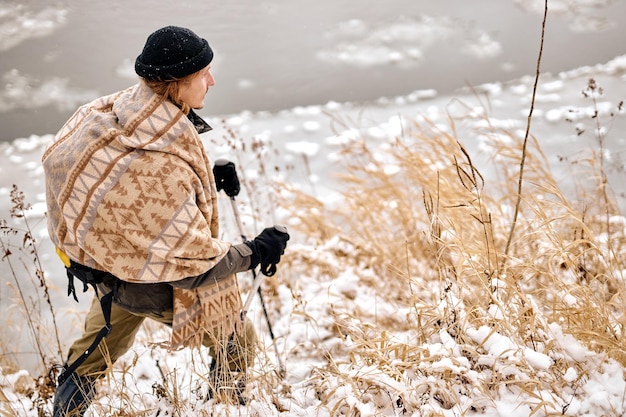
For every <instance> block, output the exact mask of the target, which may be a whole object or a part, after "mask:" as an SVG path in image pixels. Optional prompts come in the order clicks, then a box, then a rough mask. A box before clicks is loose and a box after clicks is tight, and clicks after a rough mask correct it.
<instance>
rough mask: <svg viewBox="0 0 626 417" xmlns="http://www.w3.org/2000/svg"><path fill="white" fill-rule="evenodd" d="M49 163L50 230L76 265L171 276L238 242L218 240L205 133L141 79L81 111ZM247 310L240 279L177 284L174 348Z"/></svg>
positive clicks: (194, 270)
mask: <svg viewBox="0 0 626 417" xmlns="http://www.w3.org/2000/svg"><path fill="white" fill-rule="evenodd" d="M42 161H43V167H44V171H45V178H46V200H47V206H48V231H49V234H50V237H51V239H52V241H53V243H54V244H55V245H56V246H57V247H58V248H59V249H60V250H61V251H63V252H64V253H65V254H67V255H68V256H69V258H70V259H72V260H73V261H75V262H78V263H80V264H83V265H86V266H89V267H92V268H95V269H99V270H103V271H108V272H110V273H112V274H113V275H115V276H117V277H118V278H120V279H121V280H124V281H128V282H135V283H163V282H173V281H177V280H180V279H183V278H186V277H191V276H197V275H200V274H202V273H204V272H206V271H208V270H209V269H210V268H212V267H213V266H214V265H215V264H216V263H217V262H218V261H219V260H220V259H221V258H222V257H224V255H225V254H226V253H227V251H228V250H229V248H230V244H228V243H226V242H222V241H220V240H218V239H217V238H216V237H217V236H218V217H217V192H216V188H215V180H214V178H213V173H212V171H211V169H210V164H209V160H208V158H207V156H206V153H205V151H204V147H203V144H202V142H201V141H200V137H199V135H198V132H197V131H196V129H195V127H194V125H193V124H192V123H191V122H190V121H189V119H188V118H187V117H186V116H185V115H184V114H183V113H182V111H181V110H180V109H179V108H178V107H177V106H175V105H174V104H172V103H171V102H169V101H167V100H165V101H164V100H163V99H162V98H161V97H160V96H157V95H156V94H154V93H153V91H152V90H151V89H150V88H149V87H148V86H147V85H146V84H145V83H143V82H140V83H139V84H137V85H135V86H133V87H130V88H128V89H126V90H124V91H121V92H118V93H116V94H112V95H109V96H105V97H102V98H99V99H97V100H95V101H93V102H91V103H89V104H87V105H85V106H82V107H81V108H79V109H78V110H77V111H76V113H75V114H74V115H73V116H72V117H71V118H70V119H69V121H68V122H67V123H66V124H65V125H64V126H63V127H62V128H61V130H60V131H59V133H58V134H57V135H56V137H55V140H54V142H53V144H52V145H51V146H50V147H49V148H48V149H47V150H46V152H45V153H44V155H43V159H42ZM240 310H241V298H240V295H239V289H238V286H237V280H236V278H235V277H234V276H232V277H229V278H227V279H224V280H220V281H219V282H214V283H213V284H212V285H207V286H202V287H199V288H196V289H194V290H184V289H179V288H174V322H173V324H172V328H173V333H172V341H171V344H172V347H179V346H181V345H185V346H189V345H191V346H196V345H198V343H199V342H200V340H201V338H202V336H203V335H204V331H208V332H213V333H220V334H222V333H223V332H226V334H230V333H231V332H232V331H234V330H235V327H236V326H237V325H238V323H239V314H240ZM215 336H216V337H219V336H218V335H217V334H216V335H215Z"/></svg>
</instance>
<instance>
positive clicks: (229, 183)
mask: <svg viewBox="0 0 626 417" xmlns="http://www.w3.org/2000/svg"><path fill="white" fill-rule="evenodd" d="M213 176H214V177H215V185H216V186H217V191H220V190H224V192H225V193H226V195H227V196H229V197H235V196H236V195H237V194H239V190H240V189H241V188H240V185H239V178H238V177H237V170H236V169H235V164H234V163H233V162H230V161H226V160H225V159H218V160H217V161H215V165H214V166H213Z"/></svg>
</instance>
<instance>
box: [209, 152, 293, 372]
mask: <svg viewBox="0 0 626 417" xmlns="http://www.w3.org/2000/svg"><path fill="white" fill-rule="evenodd" d="M228 162H229V161H228V160H227V159H225V158H220V159H218V160H216V161H215V165H217V166H224V165H226V164H227V163H228ZM229 198H230V205H231V207H232V210H233V216H234V217H235V222H236V223H237V228H238V229H239V235H240V237H241V240H242V242H246V241H247V240H248V238H247V237H246V235H245V233H244V231H243V224H242V222H241V216H240V215H239V209H238V208H237V201H236V200H235V196H229ZM274 227H276V229H277V230H278V231H279V232H282V233H287V228H286V227H284V226H280V225H277V226H274ZM272 268H273V269H270V272H271V273H270V274H269V275H268V276H271V275H274V272H275V269H276V266H275V265H273V266H272ZM250 271H251V272H252V288H251V290H250V293H249V294H248V297H247V298H246V301H245V302H244V304H243V311H242V317H245V315H246V314H247V312H248V309H249V308H250V305H251V304H252V300H253V299H254V296H255V293H257V294H258V295H259V301H261V307H262V308H263V315H264V316H265V322H266V323H267V328H268V330H269V333H270V338H271V339H272V344H273V345H274V350H275V351H276V359H277V360H278V369H279V373H280V376H281V377H284V376H285V374H286V373H285V368H284V366H283V363H282V361H281V359H280V356H278V349H276V338H275V337H274V330H273V329H272V323H271V321H270V317H269V314H268V313H267V308H266V307H265V300H264V299H263V291H262V290H261V283H262V281H263V276H261V275H259V276H257V273H256V271H255V270H254V269H251V270H250ZM266 275H267V274H266Z"/></svg>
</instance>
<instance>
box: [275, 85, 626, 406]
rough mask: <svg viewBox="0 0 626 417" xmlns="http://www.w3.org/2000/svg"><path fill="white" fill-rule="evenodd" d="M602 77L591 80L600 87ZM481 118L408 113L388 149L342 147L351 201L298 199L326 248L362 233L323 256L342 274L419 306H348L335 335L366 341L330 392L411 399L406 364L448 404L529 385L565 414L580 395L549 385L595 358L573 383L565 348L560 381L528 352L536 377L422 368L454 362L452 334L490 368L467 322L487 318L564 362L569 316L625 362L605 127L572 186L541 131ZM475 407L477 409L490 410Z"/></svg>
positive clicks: (620, 221)
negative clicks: (551, 160) (554, 168)
mask: <svg viewBox="0 0 626 417" xmlns="http://www.w3.org/2000/svg"><path fill="white" fill-rule="evenodd" d="M595 88H597V86H595V83H594V82H593V80H590V82H589V85H588V89H595ZM592 92H593V90H591V92H590V91H589V90H588V91H587V93H589V94H592ZM619 108H621V103H620V104H619V105H617V106H616V111H617V110H618V109H619ZM478 118H484V120H483V121H482V123H477V116H473V120H469V119H471V118H469V117H468V120H455V119H450V120H449V125H448V126H446V127H441V126H439V125H435V124H434V123H432V122H430V121H429V120H426V119H424V118H419V117H418V118H417V119H416V120H414V121H411V122H406V123H405V125H404V130H403V133H402V134H401V135H400V136H399V137H397V138H395V140H393V141H392V142H391V144H390V145H389V146H376V145H372V144H371V143H368V141H367V138H365V137H363V138H361V139H358V140H355V141H353V142H352V143H350V144H349V145H348V146H346V147H345V148H344V149H343V150H342V151H341V160H342V161H343V162H344V163H343V165H342V166H341V167H340V168H338V169H337V171H338V172H341V181H342V183H343V184H344V185H345V188H344V189H342V192H341V194H342V196H343V199H342V200H341V201H340V203H338V204H336V206H334V207H328V206H325V205H324V203H323V201H320V200H315V199H312V198H311V197H310V196H307V195H302V194H299V193H297V192H294V194H293V196H292V199H291V200H289V201H288V202H286V203H284V205H285V206H287V207H292V211H291V216H292V217H293V218H294V219H297V220H295V221H294V222H293V223H294V224H295V225H298V226H297V228H298V229H299V232H301V233H302V235H304V236H308V237H315V239H316V242H317V245H318V247H320V248H321V247H324V245H325V242H327V241H328V240H329V239H330V238H331V237H332V238H333V239H335V241H343V242H347V243H348V245H349V248H350V249H349V254H347V253H343V254H342V253H335V254H334V255H335V256H336V259H340V260H341V261H340V262H338V263H337V264H335V265H326V268H319V265H317V266H316V267H317V268H318V269H316V270H319V271H320V272H319V273H320V276H322V277H325V278H326V279H331V277H333V276H337V275H338V274H340V273H341V271H342V270H345V269H346V268H352V270H354V271H357V272H356V273H357V274H358V273H359V272H358V271H364V272H363V274H362V276H361V277H360V281H359V285H364V286H371V287H373V288H374V291H375V292H376V294H377V295H378V297H381V298H384V299H385V300H386V301H387V302H389V303H393V304H395V305H397V306H398V312H402V313H399V315H400V314H404V315H405V316H404V317H391V318H390V317H384V318H382V319H379V318H378V317H376V316H375V315H373V314H370V313H369V312H368V309H367V308H363V309H357V310H356V312H355V310H354V309H353V310H352V311H351V312H349V311H346V310H342V309H341V308H338V309H337V311H336V312H335V325H334V328H333V331H334V332H335V334H337V335H338V336H339V337H341V338H344V339H345V338H348V339H349V340H351V341H352V342H353V343H354V346H352V347H351V348H350V349H348V353H347V356H346V357H345V358H343V359H342V361H343V363H344V365H345V364H348V365H349V369H350V370H351V371H350V372H346V371H345V368H343V369H344V371H343V372H342V371H341V370H340V369H342V368H341V367H340V366H338V365H337V361H338V360H339V359H338V358H332V359H333V360H331V359H330V358H329V360H328V365H327V366H326V367H324V368H321V369H318V371H317V377H316V379H317V381H318V382H319V383H321V384H322V386H326V387H327V388H325V389H322V391H323V392H324V393H323V394H320V397H321V398H325V399H326V400H328V399H330V398H332V397H334V394H335V393H334V392H333V388H331V387H335V389H336V387H337V380H340V381H341V383H343V384H347V385H349V386H352V387H353V392H359V393H360V395H363V396H376V395H375V394H374V392H378V391H381V392H383V391H384V392H385V393H386V394H385V395H387V396H388V397H389V398H387V402H388V403H389V404H390V405H389V407H396V408H398V407H399V405H398V404H399V403H407V402H408V401H407V399H405V398H402V397H401V396H397V394H396V397H393V395H392V394H389V393H390V392H394V389H393V381H396V383H398V382H399V381H404V382H407V381H406V380H407V378H408V377H407V375H412V374H415V373H416V372H417V373H418V374H420V375H421V377H422V378H424V380H427V381H428V380H429V379H428V378H426V377H427V376H431V377H433V379H432V380H430V381H436V382H428V383H424V384H425V386H421V387H415V392H416V396H417V397H419V396H420V395H421V396H422V398H431V399H432V398H437V399H438V401H439V402H440V403H441V404H443V405H444V408H449V407H451V406H452V405H453V404H457V403H458V401H459V398H458V393H460V392H462V393H470V392H472V391H475V390H478V391H480V392H481V393H482V396H483V397H484V398H494V399H495V398H496V397H497V396H498V390H499V389H500V388H502V387H504V386H506V387H508V388H510V387H511V386H517V388H518V389H519V390H521V391H522V392H525V393H526V394H528V395H530V396H531V397H533V396H536V401H534V402H533V404H532V408H531V409H532V411H533V414H534V413H535V412H539V410H543V409H544V408H545V409H552V410H553V409H558V408H559V407H560V406H559V404H561V406H562V407H563V412H565V411H566V409H567V400H564V399H563V398H554V397H550V398H545V397H542V396H541V395H542V394H541V393H542V392H544V391H545V390H544V389H543V388H544V387H546V386H547V385H549V386H550V387H551V389H550V390H549V391H548V392H553V393H554V392H559V386H561V387H562V388H564V387H569V388H571V387H572V386H575V385H576V384H577V383H582V381H583V380H584V379H585V375H584V374H585V371H584V370H582V369H581V370H580V372H581V374H580V376H579V377H578V378H577V379H576V381H574V382H572V381H571V380H567V379H565V378H564V377H563V376H564V374H565V372H566V370H567V369H568V368H570V367H574V368H576V369H579V366H578V365H577V364H576V363H575V362H573V361H567V360H565V359H563V360H558V359H557V360H555V364H554V365H553V366H551V367H550V370H549V371H548V378H547V379H546V375H545V374H544V373H542V375H541V377H539V376H537V375H538V372H537V370H536V369H535V368H534V367H533V366H532V364H530V363H523V362H522V363H520V364H518V365H517V366H518V367H519V368H520V369H521V370H522V371H521V372H524V373H526V375H527V376H528V377H527V378H521V379H519V380H518V379H516V378H511V377H510V376H507V375H506V373H505V372H503V373H498V372H494V373H493V374H492V380H490V381H470V380H468V376H467V375H466V374H458V375H454V374H453V372H451V371H450V370H443V371H442V370H441V369H438V368H437V367H436V366H433V367H432V368H430V369H429V368H428V367H423V366H421V365H420V364H423V363H425V362H428V361H429V358H432V361H433V364H431V365H434V362H436V360H439V359H440V358H438V357H437V358H434V357H432V355H431V354H430V352H429V346H430V344H429V343H427V342H431V343H432V341H433V340H436V341H438V342H441V343H445V338H446V337H450V338H451V339H452V340H453V341H454V343H455V344H456V345H457V346H460V347H461V349H462V350H463V352H462V353H460V356H462V357H464V358H466V359H467V360H469V362H470V363H474V364H476V363H477V361H478V358H480V356H481V352H484V347H483V346H481V343H477V342H476V341H475V340H473V339H472V337H471V336H470V335H469V334H470V333H471V332H473V331H474V330H475V329H479V328H481V327H483V326H488V328H490V329H491V332H492V333H497V334H501V335H504V336H506V337H507V338H508V339H509V340H513V341H515V344H516V345H517V346H518V347H528V348H530V349H532V350H534V351H537V352H542V353H544V354H547V355H549V356H550V357H552V358H559V357H563V358H565V357H568V356H567V355H565V354H563V355H561V354H560V352H563V351H562V349H563V346H559V345H558V344H556V343H555V339H554V338H553V337H551V336H549V335H550V334H551V333H552V332H553V331H554V328H553V327H551V326H552V325H553V324H556V325H558V326H559V327H561V328H562V330H563V331H564V332H565V333H566V334H569V335H571V336H573V337H575V338H576V339H577V340H579V341H582V342H584V343H585V345H586V346H587V347H588V348H589V349H591V350H592V351H595V352H597V353H598V355H599V357H609V358H613V359H615V360H617V361H619V362H620V363H621V364H623V365H626V348H625V346H626V345H625V342H626V336H625V334H624V318H625V317H626V316H625V315H624V312H625V311H624V306H625V305H626V304H625V301H626V300H625V296H626V292H625V290H626V287H625V285H624V276H623V271H624V266H625V265H624V259H626V258H625V256H624V255H625V251H626V246H625V242H626V241H625V235H624V231H625V226H626V224H625V221H624V218H623V217H621V216H620V213H619V212H618V208H617V204H616V202H615V199H614V197H613V195H612V192H611V189H610V186H609V184H608V183H607V181H606V172H604V170H605V169H606V168H605V166H606V165H605V163H604V162H603V161H602V158H603V156H602V155H603V153H602V152H599V153H595V152H594V151H593V149H595V146H594V145H595V143H594V142H597V141H601V140H604V138H603V137H599V136H596V137H595V138H592V141H591V143H590V154H589V156H588V157H585V158H582V159H581V160H579V161H576V163H575V164H572V169H575V171H574V170H573V171H572V173H571V177H570V179H571V180H572V181H575V182H577V187H576V190H577V195H565V194H564V193H563V192H562V191H561V190H560V188H559V185H558V183H557V181H556V180H555V179H554V178H553V176H552V174H551V168H550V166H549V164H548V162H547V160H546V158H545V156H544V155H543V153H542V151H541V148H540V145H539V142H538V140H537V138H534V137H533V136H532V135H528V136H527V137H526V138H523V137H519V135H518V134H516V133H515V132H513V131H507V130H506V129H502V128H497V127H494V126H492V124H491V123H490V122H489V117H488V115H487V114H486V112H485V113H484V115H483V116H478ZM466 122H471V123H466ZM596 122H597V117H596V118H595V120H592V123H594V124H595V123H596ZM607 122H610V121H607ZM475 126H481V127H480V128H476V127H475ZM468 129H471V130H472V131H471V132H470V130H468ZM476 129H478V131H477V130H476ZM595 132H603V130H602V129H596V130H595ZM469 133H471V135H469ZM596 134H597V133H596ZM464 136H468V137H471V138H474V139H475V138H477V137H478V138H481V140H482V145H483V146H481V147H480V148H481V149H482V152H483V154H481V155H479V156H480V158H477V159H481V160H482V165H479V164H477V163H475V162H474V161H473V159H474V158H475V156H473V155H472V154H471V152H469V151H468V148H466V146H465V145H464ZM472 145H473V146H472V147H471V148H473V149H477V148H478V147H477V146H476V143H473V144H472ZM522 155H524V161H522ZM520 169H523V171H524V172H523V173H524V176H523V188H522V190H523V191H522V192H521V193H519V188H518V187H517V185H518V179H519V178H520ZM483 171H488V173H485V174H483ZM516 206H517V207H518V210H517V213H516V214H515V216H514V208H515V207H516ZM513 221H514V222H515V227H516V229H515V233H513V234H512V236H513V238H512V239H510V240H509V236H511V233H510V231H511V225H512V222H513ZM293 256H294V257H296V258H297V260H293V261H292V266H291V267H292V268H294V269H296V270H297V269H299V268H304V269H307V268H313V267H314V266H313V265H311V264H310V263H309V257H308V255H306V254H295V255H293ZM365 271H374V273H373V274H372V273H371V272H365ZM292 273H293V271H292ZM303 273H304V272H303ZM296 274H297V272H296ZM372 275H373V276H374V277H372ZM349 298H350V297H347V298H346V303H350V300H349ZM350 305H352V304H350ZM407 311H408V312H410V313H405V312H407ZM403 318H404V319H403ZM407 331H413V332H414V339H413V340H412V341H411V342H406V341H400V340H399V339H398V338H397V337H395V336H394V334H403V333H405V332H407ZM442 335H445V336H442ZM366 366H367V367H368V369H374V371H372V375H368V374H361V375H358V372H356V371H355V369H363V367H366ZM370 367H371V368H370ZM418 368H419V371H416V369H418ZM477 369H480V366H477ZM355 372H356V374H357V375H358V376H355ZM442 372H443V373H442ZM385 380H388V381H391V382H385V383H383V382H381V381H385ZM329 381H333V382H332V383H330V382H329ZM381 384H382V385H384V389H382V388H381ZM339 385H341V384H339ZM396 392H400V391H399V390H396ZM379 394H380V393H379ZM426 394H428V395H426ZM380 395H382V394H380ZM468 395H469V394H468ZM543 395H545V394H543ZM394 400H395V401H396V404H395V405H393V404H391V403H393V402H394ZM380 401H382V400H380ZM416 401H417V402H419V399H417V400H416V399H415V398H414V399H413V403H414V404H415V402H416ZM424 401H426V400H424ZM383 403H384V401H383ZM335 405H336V409H335V410H334V412H337V413H338V412H339V410H341V412H343V413H345V415H358V412H357V407H356V406H355V405H354V404H352V405H351V404H348V403H347V402H345V401H344V402H342V401H339V402H337V404H335ZM472 407H473V410H474V411H476V409H477V407H478V406H477V405H474V406H472ZM478 409H479V407H478ZM405 410H406V408H405ZM543 411H545V410H543ZM331 414H333V413H331ZM333 415H334V414H333Z"/></svg>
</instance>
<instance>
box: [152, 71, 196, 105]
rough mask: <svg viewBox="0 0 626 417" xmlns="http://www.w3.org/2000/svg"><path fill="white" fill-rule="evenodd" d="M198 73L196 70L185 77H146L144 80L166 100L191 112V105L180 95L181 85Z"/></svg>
mask: <svg viewBox="0 0 626 417" xmlns="http://www.w3.org/2000/svg"><path fill="white" fill-rule="evenodd" d="M197 75H198V73H197V72H195V73H193V74H190V75H187V76H186V77H183V78H174V79H171V80H165V81H163V80H148V79H146V78H144V79H143V80H144V81H145V82H146V84H147V85H148V87H150V88H151V89H152V91H154V93H155V94H157V95H159V96H161V97H163V99H164V100H169V101H171V102H172V103H174V104H175V105H176V106H178V107H179V108H180V109H181V110H182V112H183V113H185V114H189V111H190V110H191V107H190V106H189V104H187V103H185V102H184V101H183V100H182V99H181V97H180V86H181V85H183V84H186V83H189V82H190V81H191V79H192V78H194V77H195V76H197Z"/></svg>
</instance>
